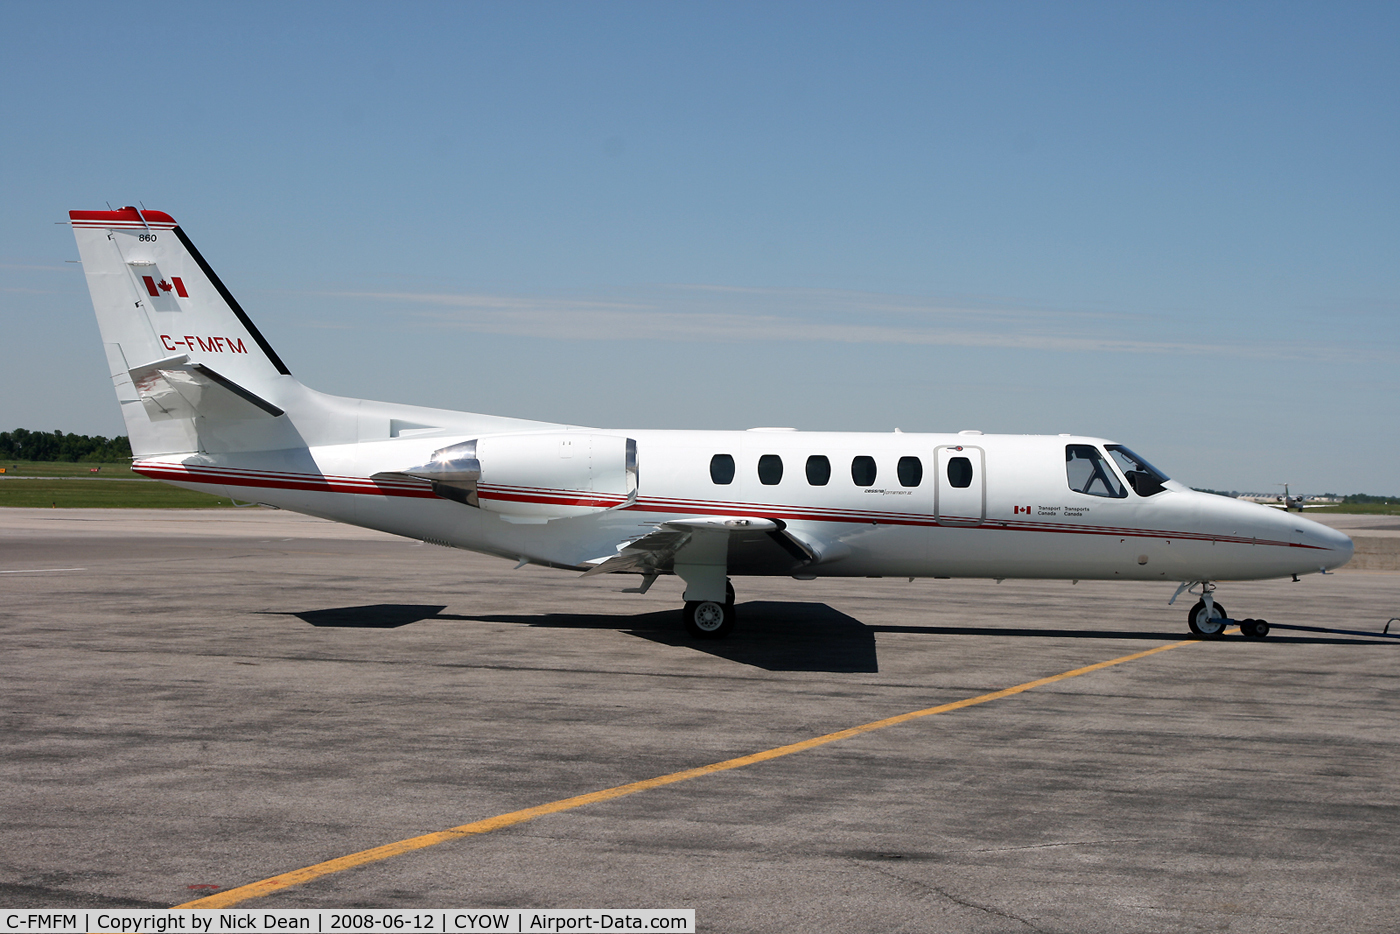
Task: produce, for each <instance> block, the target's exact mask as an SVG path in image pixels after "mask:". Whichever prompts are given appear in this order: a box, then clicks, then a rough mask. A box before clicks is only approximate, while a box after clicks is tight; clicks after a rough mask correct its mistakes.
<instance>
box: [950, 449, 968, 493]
mask: <svg viewBox="0 0 1400 934" xmlns="http://www.w3.org/2000/svg"><path fill="white" fill-rule="evenodd" d="M948 485H949V486H955V487H957V488H958V489H960V490H965V489H967V488H968V487H970V486H972V461H970V460H968V459H967V458H966V457H950V458H948Z"/></svg>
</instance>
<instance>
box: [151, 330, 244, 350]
mask: <svg viewBox="0 0 1400 934" xmlns="http://www.w3.org/2000/svg"><path fill="white" fill-rule="evenodd" d="M160 342H161V343H162V344H164V345H165V349H166V350H174V349H175V348H177V347H183V348H185V349H186V350H194V349H195V348H196V347H198V348H199V349H200V350H202V351H204V352H205V353H247V352H248V348H247V347H244V346H243V339H242V338H240V337H196V336H195V335H193V334H186V335H185V336H184V337H181V338H173V337H171V336H170V335H169V334H162V335H161V336H160Z"/></svg>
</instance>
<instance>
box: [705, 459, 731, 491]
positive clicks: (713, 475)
mask: <svg viewBox="0 0 1400 934" xmlns="http://www.w3.org/2000/svg"><path fill="white" fill-rule="evenodd" d="M710 479H711V480H713V481H714V482H715V483H717V484H719V485H720V486H724V485H725V484H729V483H733V482H734V458H733V457H731V456H730V455H728V454H716V455H715V456H714V457H712V458H710Z"/></svg>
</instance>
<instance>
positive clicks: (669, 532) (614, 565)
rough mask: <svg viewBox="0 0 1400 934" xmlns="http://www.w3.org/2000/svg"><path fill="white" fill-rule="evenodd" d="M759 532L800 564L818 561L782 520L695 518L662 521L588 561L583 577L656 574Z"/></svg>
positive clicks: (726, 548)
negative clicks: (696, 553)
mask: <svg viewBox="0 0 1400 934" xmlns="http://www.w3.org/2000/svg"><path fill="white" fill-rule="evenodd" d="M756 533H757V534H758V535H760V536H764V535H766V536H767V537H769V538H771V539H773V540H774V541H775V542H777V543H778V545H779V546H781V547H782V548H783V550H785V551H787V552H788V553H789V554H790V555H792V557H793V558H794V559H795V560H797V561H799V562H801V563H804V564H806V563H810V562H811V561H814V560H815V559H816V555H815V553H814V552H813V551H812V550H811V548H810V547H809V546H808V545H807V544H806V543H805V542H803V541H802V540H800V539H798V538H797V537H796V536H794V535H792V534H790V533H788V532H787V531H786V526H785V524H784V523H783V522H781V521H780V520H777V519H761V518H757V517H754V516H694V517H688V518H683V519H671V520H668V521H666V522H662V523H660V524H658V525H656V526H654V527H653V528H652V530H651V531H649V532H646V533H645V534H643V535H640V536H638V537H637V538H634V539H631V540H630V541H625V542H621V543H619V544H618V546H617V552H616V553H615V554H612V555H604V556H602V557H599V558H594V559H592V560H590V561H587V562H585V564H588V565H590V567H589V569H588V570H587V571H585V572H584V574H583V576H584V577H592V576H594V575H595V574H614V573H617V572H619V571H639V572H641V573H643V574H652V575H654V574H656V572H657V571H658V570H665V569H668V568H670V567H671V565H672V564H674V563H675V561H676V558H677V556H678V555H679V556H680V557H681V559H682V560H684V559H685V557H686V555H687V554H688V553H689V552H692V551H705V552H710V553H713V552H714V551H715V550H716V549H724V550H725V551H727V550H728V546H729V542H730V539H731V538H735V537H745V538H752V537H754V535H755V534H756ZM722 553H723V552H721V554H722Z"/></svg>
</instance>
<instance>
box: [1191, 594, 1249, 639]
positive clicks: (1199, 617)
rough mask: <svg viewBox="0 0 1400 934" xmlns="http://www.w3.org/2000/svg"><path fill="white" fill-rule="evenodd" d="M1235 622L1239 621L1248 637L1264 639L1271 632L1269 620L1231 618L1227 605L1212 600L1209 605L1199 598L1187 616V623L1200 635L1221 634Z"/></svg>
mask: <svg viewBox="0 0 1400 934" xmlns="http://www.w3.org/2000/svg"><path fill="white" fill-rule="evenodd" d="M1235 622H1238V624H1239V627H1240V632H1241V633H1242V634H1243V635H1244V637H1245V638H1247V639H1262V638H1264V637H1265V636H1267V635H1268V634H1269V623H1268V621H1267V620H1262V619H1242V620H1238V621H1237V620H1233V619H1230V616H1229V614H1228V613H1226V611H1225V607H1223V606H1221V605H1220V604H1219V603H1215V602H1214V601H1211V605H1210V606H1209V607H1207V606H1206V602H1205V601H1204V600H1198V601H1197V602H1196V605H1195V606H1193V607H1191V612H1190V613H1189V614H1187V617H1186V625H1188V626H1190V627H1191V631H1192V632H1194V633H1195V634H1196V635H1198V636H1210V637H1215V636H1219V635H1220V634H1221V633H1223V632H1224V631H1225V627H1226V626H1229V625H1230V624H1231V623H1235Z"/></svg>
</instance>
